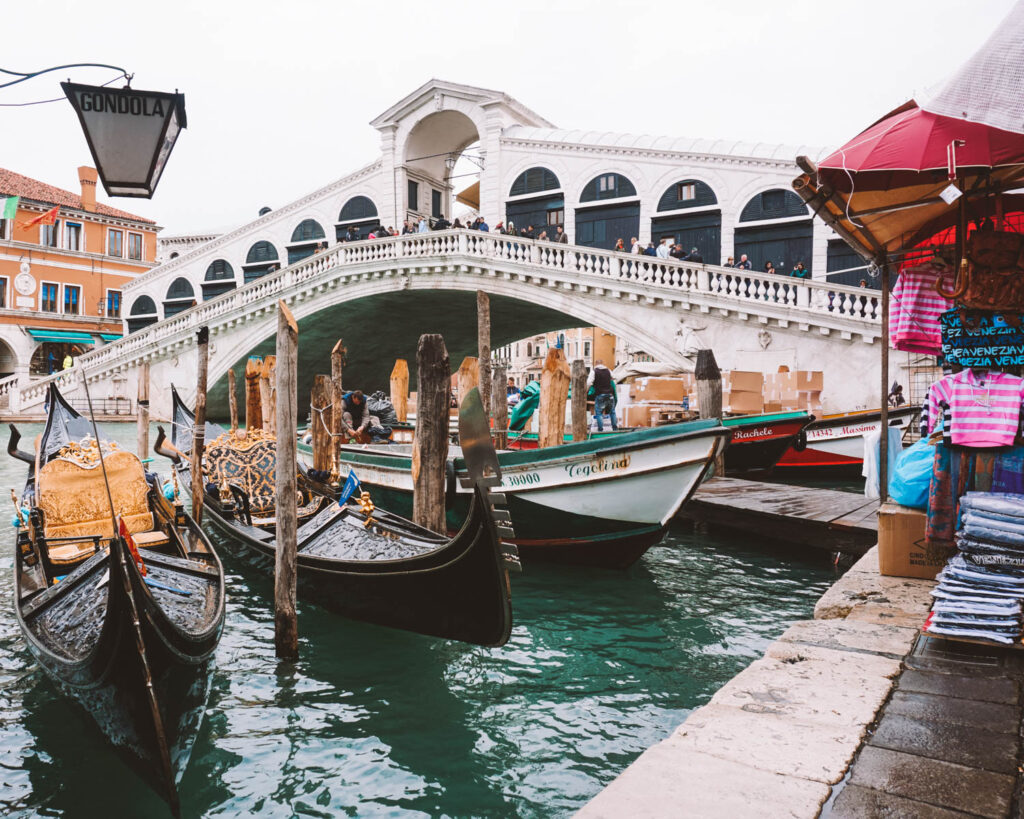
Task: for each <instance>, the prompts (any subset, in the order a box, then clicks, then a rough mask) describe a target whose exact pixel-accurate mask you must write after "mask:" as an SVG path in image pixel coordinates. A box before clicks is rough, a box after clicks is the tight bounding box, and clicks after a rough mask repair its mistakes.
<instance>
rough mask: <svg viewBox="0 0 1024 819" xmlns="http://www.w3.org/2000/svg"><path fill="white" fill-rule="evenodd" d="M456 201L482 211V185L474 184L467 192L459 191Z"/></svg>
mask: <svg viewBox="0 0 1024 819" xmlns="http://www.w3.org/2000/svg"><path fill="white" fill-rule="evenodd" d="M455 201H456V202H461V203H462V204H463V205H466V206H467V207H470V208H472V209H473V210H480V183H479V182H474V183H473V184H472V185H470V186H469V187H468V188H466V189H465V190H461V191H459V192H458V193H457V194H456V195H455Z"/></svg>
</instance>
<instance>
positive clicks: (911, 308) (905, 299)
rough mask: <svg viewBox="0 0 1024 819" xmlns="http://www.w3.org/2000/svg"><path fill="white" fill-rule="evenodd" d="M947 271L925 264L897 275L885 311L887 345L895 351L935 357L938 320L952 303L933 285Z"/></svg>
mask: <svg viewBox="0 0 1024 819" xmlns="http://www.w3.org/2000/svg"><path fill="white" fill-rule="evenodd" d="M947 271H948V268H946V267H943V266H940V265H936V264H933V263H931V262H927V263H925V264H922V265H918V266H917V267H911V268H910V269H908V270H904V271H903V272H902V273H900V275H899V278H898V279H897V281H896V286H895V287H893V289H892V307H891V308H890V310H889V338H890V343H891V344H892V346H893V347H895V348H896V349H897V350H904V351H906V352H908V353H921V354H923V355H938V354H939V353H940V352H941V350H942V333H941V331H940V328H939V316H940V315H942V313H944V312H945V311H946V310H949V309H950V308H951V307H952V306H953V302H951V301H949V300H948V299H944V298H942V296H940V295H939V294H938V293H936V292H935V282H936V281H937V280H938V279H940V278H942V277H943V276H945V275H946V274H947Z"/></svg>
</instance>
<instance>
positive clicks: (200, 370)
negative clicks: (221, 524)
mask: <svg viewBox="0 0 1024 819" xmlns="http://www.w3.org/2000/svg"><path fill="white" fill-rule="evenodd" d="M196 355H197V358H198V360H197V362H196V422H195V424H193V426H192V456H191V463H190V464H189V467H190V469H191V472H192V517H193V518H195V521H196V523H202V522H203V449H204V447H205V446H206V377H207V369H208V367H209V365H210V328H209V327H200V328H199V332H198V333H196Z"/></svg>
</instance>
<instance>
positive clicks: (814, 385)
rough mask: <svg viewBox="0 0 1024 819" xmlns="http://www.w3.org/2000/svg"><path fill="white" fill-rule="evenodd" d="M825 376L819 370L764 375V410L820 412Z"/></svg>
mask: <svg viewBox="0 0 1024 819" xmlns="http://www.w3.org/2000/svg"><path fill="white" fill-rule="evenodd" d="M824 383H825V376H824V373H822V372H821V371H820V370H795V371H793V372H780V373H769V374H768V375H767V376H766V377H765V390H764V395H765V405H764V411H765V412H792V411H795V410H807V412H814V413H818V414H820V413H821V391H822V389H824Z"/></svg>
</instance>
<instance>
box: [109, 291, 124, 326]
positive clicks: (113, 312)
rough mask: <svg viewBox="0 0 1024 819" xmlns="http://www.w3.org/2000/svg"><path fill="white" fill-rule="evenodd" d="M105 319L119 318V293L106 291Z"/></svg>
mask: <svg viewBox="0 0 1024 819" xmlns="http://www.w3.org/2000/svg"><path fill="white" fill-rule="evenodd" d="M107 318H116V319H119V318H121V291H120V290H108V291H107Z"/></svg>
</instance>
